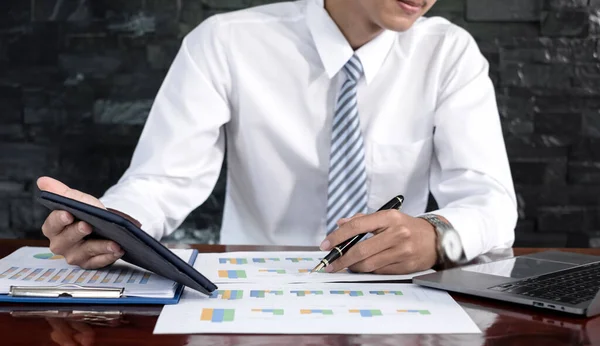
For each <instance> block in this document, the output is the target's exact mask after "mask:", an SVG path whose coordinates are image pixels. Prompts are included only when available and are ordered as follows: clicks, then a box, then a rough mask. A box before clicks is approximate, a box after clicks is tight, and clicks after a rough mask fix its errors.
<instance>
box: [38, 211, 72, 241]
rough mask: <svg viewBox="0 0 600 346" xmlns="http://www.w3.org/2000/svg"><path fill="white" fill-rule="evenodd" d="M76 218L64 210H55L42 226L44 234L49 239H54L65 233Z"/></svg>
mask: <svg viewBox="0 0 600 346" xmlns="http://www.w3.org/2000/svg"><path fill="white" fill-rule="evenodd" d="M73 220H74V218H73V215H71V213H69V212H66V211H63V210H54V211H53V212H51V213H50V215H48V217H47V218H46V220H45V221H44V224H43V225H42V233H44V235H45V236H46V237H48V238H53V237H55V236H56V235H58V234H59V233H60V232H62V231H63V229H64V228H65V226H67V225H70V224H71V223H72V222H73Z"/></svg>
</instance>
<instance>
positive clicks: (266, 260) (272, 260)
mask: <svg viewBox="0 0 600 346" xmlns="http://www.w3.org/2000/svg"><path fill="white" fill-rule="evenodd" d="M252 262H254V263H266V262H279V258H277V257H275V258H260V257H259V258H253V259H252Z"/></svg>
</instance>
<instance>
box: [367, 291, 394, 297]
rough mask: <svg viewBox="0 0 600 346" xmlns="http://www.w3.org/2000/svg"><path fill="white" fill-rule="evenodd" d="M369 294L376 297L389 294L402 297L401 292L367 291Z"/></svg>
mask: <svg viewBox="0 0 600 346" xmlns="http://www.w3.org/2000/svg"><path fill="white" fill-rule="evenodd" d="M369 293H370V294H375V295H378V296H384V295H386V294H390V295H395V296H401V295H402V291H369Z"/></svg>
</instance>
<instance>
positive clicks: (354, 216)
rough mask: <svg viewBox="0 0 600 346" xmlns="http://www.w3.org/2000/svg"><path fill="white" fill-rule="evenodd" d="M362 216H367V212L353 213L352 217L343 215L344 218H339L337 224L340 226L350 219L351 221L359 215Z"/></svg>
mask: <svg viewBox="0 0 600 346" xmlns="http://www.w3.org/2000/svg"><path fill="white" fill-rule="evenodd" d="M361 216H365V214H363V213H358V214H354V215H353V216H351V217H343V218H341V219H339V220H338V222H337V225H338V227H339V226H341V225H343V224H345V223H346V222H348V221H350V220H353V219H355V218H357V217H361Z"/></svg>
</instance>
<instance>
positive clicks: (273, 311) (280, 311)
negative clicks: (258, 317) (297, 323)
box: [252, 309, 283, 316]
mask: <svg viewBox="0 0 600 346" xmlns="http://www.w3.org/2000/svg"><path fill="white" fill-rule="evenodd" d="M252 311H253V312H266V313H270V314H273V315H277V316H281V315H283V309H252Z"/></svg>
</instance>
